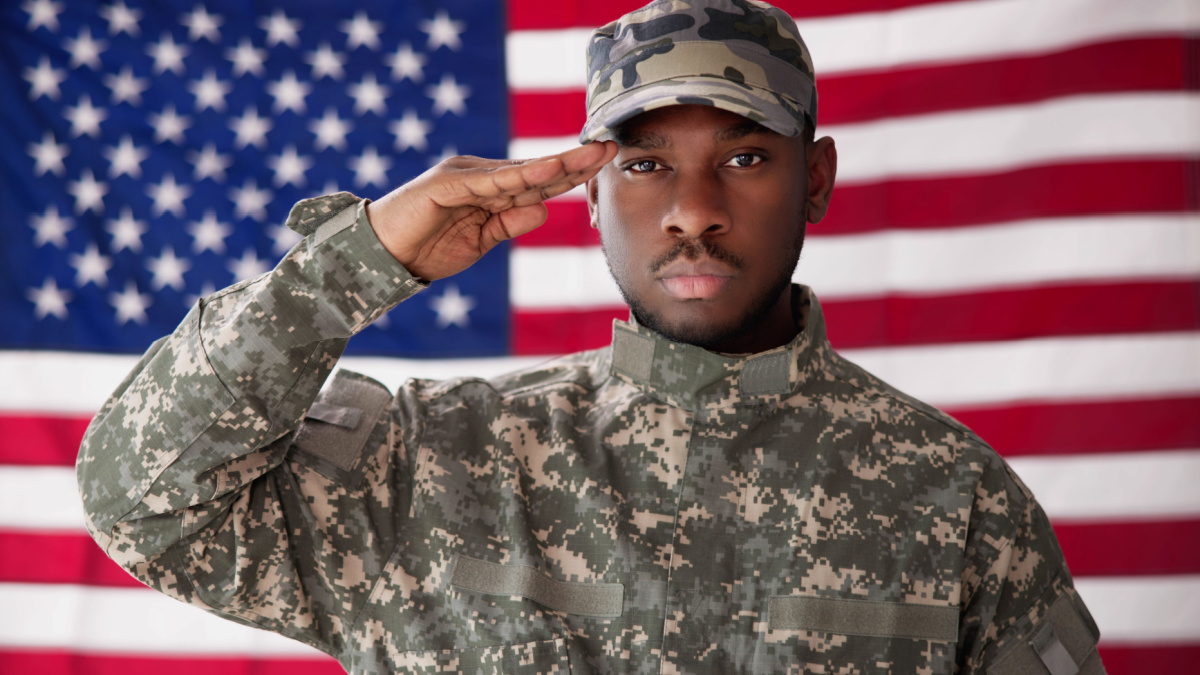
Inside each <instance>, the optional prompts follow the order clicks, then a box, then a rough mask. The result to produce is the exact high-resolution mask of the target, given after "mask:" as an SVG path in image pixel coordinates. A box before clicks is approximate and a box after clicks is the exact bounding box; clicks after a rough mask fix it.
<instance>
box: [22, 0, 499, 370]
mask: <svg viewBox="0 0 1200 675" xmlns="http://www.w3.org/2000/svg"><path fill="white" fill-rule="evenodd" d="M266 7H267V6H265V5H261V4H248V3H244V2H236V1H231V0H227V1H223V0H204V1H203V2H197V1H196V0H184V1H182V2H138V1H137V0H133V1H128V2H127V1H125V0H117V1H116V2H113V3H109V4H104V3H99V4H92V3H83V2H66V1H65V0H24V1H23V2H10V3H5V4H4V7H3V8H0V60H2V64H3V66H2V67H0V119H3V124H2V125H0V163H2V166H3V180H2V181H0V205H2V208H3V211H2V214H3V215H2V216H0V217H2V218H3V221H2V222H0V243H2V246H0V256H3V258H2V259H3V261H4V265H3V269H0V280H2V284H0V317H2V320H0V347H2V348H9V349H13V348H15V349H66V350H89V351H95V350H98V351H110V352H132V353H136V352H141V351H143V350H144V349H145V348H146V347H147V346H148V345H149V343H150V342H151V341H153V340H154V339H156V338H158V337H161V336H162V335H164V334H166V333H169V332H171V331H172V330H173V329H174V327H175V326H176V325H177V324H178V322H179V320H180V319H181V318H182V317H183V316H184V314H185V313H186V312H187V310H188V308H189V307H190V306H191V305H193V304H194V303H195V302H196V300H197V298H198V297H201V296H203V295H206V294H208V293H211V292H213V291H214V290H217V289H220V288H222V287H224V286H227V285H229V284H231V283H233V282H235V281H237V280H240V279H244V278H248V277H252V276H255V275H257V274H260V273H262V272H265V271H267V270H268V269H270V268H271V267H272V266H273V265H274V264H275V262H276V261H278V259H279V258H280V257H281V256H282V255H283V254H284V253H286V252H287V250H288V249H289V248H290V247H291V246H292V245H294V244H295V242H296V241H297V240H298V237H296V235H294V233H292V232H290V231H289V230H287V229H286V228H285V227H284V226H283V222H284V220H285V218H286V216H287V213H288V210H289V209H290V208H291V205H292V204H293V203H295V202H296V201H298V200H300V199H304V198H307V197H312V196H315V195H320V194H328V193H331V192H336V191H339V190H346V191H350V192H354V193H355V194H359V195H361V196H365V197H379V196H382V195H383V194H385V193H386V192H388V191H389V190H390V189H392V188H393V187H395V186H397V185H400V184H402V183H403V182H405V181H407V180H409V179H411V178H412V177H414V176H416V175H418V174H419V173H421V172H422V171H424V170H426V169H427V168H428V167H429V166H431V165H432V164H435V163H436V162H438V161H439V160H440V159H442V158H443V157H445V156H449V155H454V154H473V155H480V156H484V157H503V156H505V154H506V152H507V144H508V123H507V109H508V97H507V91H506V89H505V83H504V59H503V46H504V42H503V30H504V21H503V17H502V15H501V11H502V8H501V6H500V4H499V3H497V2H495V1H494V0H489V1H486V2H481V1H479V0H439V2H437V3H432V2H415V1H414V2H381V1H375V2H371V1H360V2H355V3H328V2H323V1H316V0H310V1H304V2H290V3H287V4H286V6H285V7H283V8H274V9H269V10H268V9H266ZM256 9H259V10H261V11H262V12H264V13H258V14H255V13H252V12H254V11H255V10H256ZM508 344H509V307H508V256H507V247H501V249H500V250H497V251H494V252H493V253H492V254H490V255H488V256H486V257H485V258H484V260H483V261H481V262H480V263H479V264H477V265H475V266H474V267H472V268H471V269H470V270H468V271H467V272H465V273H463V274H460V275H458V276H456V277H454V278H453V279H452V280H450V281H448V282H444V283H441V284H438V285H436V286H435V287H434V288H432V289H430V290H429V291H427V292H426V293H424V294H422V295H421V296H418V297H417V298H414V299H413V300H412V301H410V302H407V303H404V304H402V305H401V306H399V307H398V308H396V309H395V310H393V311H392V312H391V313H390V314H389V315H388V316H387V317H386V318H385V319H384V320H382V321H381V322H379V323H377V324H376V325H375V326H372V327H371V328H369V329H367V330H366V331H364V332H363V333H362V334H360V335H359V336H357V337H356V338H355V339H354V340H352V341H351V345H350V348H349V350H348V351H350V352H357V353H360V354H362V353H366V354H391V355H403V356H428V357H452V356H483V355H499V354H504V353H506V352H507V351H508Z"/></svg>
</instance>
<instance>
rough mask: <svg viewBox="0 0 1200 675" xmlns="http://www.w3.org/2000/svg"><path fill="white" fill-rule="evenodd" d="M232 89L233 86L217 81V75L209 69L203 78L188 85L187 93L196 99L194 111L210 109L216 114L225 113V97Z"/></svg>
mask: <svg viewBox="0 0 1200 675" xmlns="http://www.w3.org/2000/svg"><path fill="white" fill-rule="evenodd" d="M232 89H233V85H232V84H230V83H228V82H222V81H221V80H218V79H217V74H216V73H214V72H213V71H212V70H211V69H210V70H208V71H206V72H205V73H204V78H203V79H200V80H194V81H192V82H189V83H188V91H190V92H192V95H193V96H195V97H196V111H197V112H199V111H201V110H205V109H207V108H212V109H213V110H215V111H217V112H225V97H226V96H227V95H228V94H229V92H230V90H232Z"/></svg>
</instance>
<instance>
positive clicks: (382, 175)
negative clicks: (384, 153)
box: [350, 148, 392, 187]
mask: <svg viewBox="0 0 1200 675" xmlns="http://www.w3.org/2000/svg"><path fill="white" fill-rule="evenodd" d="M391 166H392V160H391V159H389V158H387V157H380V156H379V151H378V150H376V149H375V148H367V149H366V150H365V151H364V152H363V154H362V155H361V156H359V157H354V158H352V159H351V160H350V169H351V170H353V171H354V184H355V185H359V186H363V185H380V186H383V187H387V185H388V182H387V170H388V169H389V168H391Z"/></svg>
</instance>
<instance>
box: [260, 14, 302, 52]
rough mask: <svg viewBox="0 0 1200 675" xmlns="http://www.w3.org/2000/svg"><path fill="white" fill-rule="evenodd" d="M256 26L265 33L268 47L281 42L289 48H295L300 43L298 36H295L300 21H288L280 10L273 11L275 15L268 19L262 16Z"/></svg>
mask: <svg viewBox="0 0 1200 675" xmlns="http://www.w3.org/2000/svg"><path fill="white" fill-rule="evenodd" d="M258 25H259V27H260V28H262V29H263V30H265V31H267V46H268V47H274V46H275V45H277V44H279V43H281V42H282V43H283V44H286V45H287V46H289V47H295V46H296V45H297V44H298V43H299V42H300V36H299V35H297V33H298V32H299V30H300V20H299V19H289V18H288V17H287V15H286V14H284V13H283V10H282V9H277V10H275V13H274V14H272V15H271V16H269V17H265V16H264V17H263V18H261V19H259V20H258Z"/></svg>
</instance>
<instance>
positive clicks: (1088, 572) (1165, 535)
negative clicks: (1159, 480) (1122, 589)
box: [1054, 520, 1200, 577]
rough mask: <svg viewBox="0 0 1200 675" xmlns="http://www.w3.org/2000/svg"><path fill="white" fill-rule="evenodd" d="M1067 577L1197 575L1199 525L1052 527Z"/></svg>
mask: <svg viewBox="0 0 1200 675" xmlns="http://www.w3.org/2000/svg"><path fill="white" fill-rule="evenodd" d="M1054 533H1055V534H1056V535H1058V543H1059V545H1061V546H1062V550H1063V555H1065V556H1066V558H1067V565H1068V566H1069V567H1070V569H1071V574H1073V575H1075V576H1076V577H1085V576H1119V575H1134V576H1138V575H1157V574H1196V573H1200V520H1179V521H1154V522H1130V523H1086V524H1072V523H1054Z"/></svg>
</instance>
